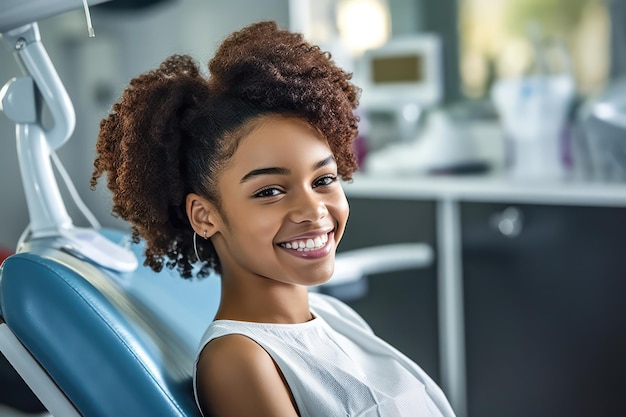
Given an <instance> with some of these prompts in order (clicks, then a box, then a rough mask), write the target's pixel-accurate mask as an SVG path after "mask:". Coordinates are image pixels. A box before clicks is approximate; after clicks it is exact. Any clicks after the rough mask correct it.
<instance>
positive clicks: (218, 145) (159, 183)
mask: <svg viewBox="0 0 626 417" xmlns="http://www.w3.org/2000/svg"><path fill="white" fill-rule="evenodd" d="M209 74H210V75H209V77H208V78H206V77H204V76H202V75H201V73H200V70H199V68H198V66H197V64H196V63H195V62H194V60H193V59H192V58H191V57H189V56H186V55H173V56H171V57H169V58H167V59H166V60H165V61H164V62H163V63H162V64H161V65H160V66H159V68H157V69H155V70H152V71H149V72H147V73H144V74H142V75H140V76H138V77H136V78H134V79H133V80H131V82H130V85H129V86H128V87H127V88H126V90H125V91H124V92H123V93H122V96H121V98H120V99H119V101H118V102H117V103H115V104H114V105H113V108H112V111H111V113H110V114H109V115H108V117H106V118H105V119H103V120H102V122H101V124H100V132H99V135H98V141H97V144H96V151H97V156H96V159H95V161H94V171H93V175H92V178H91V186H92V188H94V187H95V186H96V184H97V182H98V179H99V178H100V177H101V176H102V175H103V174H106V176H107V180H108V188H109V189H110V191H111V192H112V195H113V209H112V212H113V214H114V215H115V216H118V217H121V218H122V219H124V220H126V221H128V222H129V223H130V224H131V227H132V235H133V240H134V241H135V242H136V243H137V242H139V240H140V239H141V238H142V239H143V240H144V241H145V243H146V249H145V255H146V258H145V261H144V265H147V266H150V267H151V268H152V269H154V270H155V271H160V270H161V269H162V268H163V266H164V265H165V266H166V267H168V268H174V267H176V268H177V269H178V271H179V272H180V274H181V276H182V277H184V278H189V277H191V276H192V271H193V269H194V264H195V263H196V262H199V261H201V263H200V268H199V269H198V270H197V274H198V275H199V276H206V275H208V274H209V273H210V272H211V270H215V271H217V272H220V263H219V258H218V256H217V253H216V252H215V248H214V247H213V245H212V244H211V242H210V240H203V239H199V242H198V246H197V249H198V252H199V255H200V258H202V259H201V260H200V259H197V258H196V255H195V252H194V249H193V238H194V236H193V233H194V231H193V229H192V228H191V224H190V222H189V220H188V218H187V215H186V210H185V197H186V195H187V194H189V193H196V194H198V195H201V196H203V197H204V198H206V199H208V200H209V201H212V202H214V203H215V204H216V205H217V206H218V207H219V206H220V204H219V203H220V198H219V195H218V193H217V191H216V190H217V186H216V184H217V180H218V178H219V174H220V172H221V171H222V170H223V169H224V167H225V166H226V164H227V163H228V161H229V159H230V158H231V157H232V155H233V153H234V152H235V150H236V147H237V145H238V143H239V140H240V139H241V138H242V137H243V136H245V134H246V133H247V131H249V129H250V128H251V124H252V123H254V122H255V121H256V120H259V118H261V117H264V116H269V115H289V116H296V117H300V118H302V119H304V120H306V121H307V122H308V123H310V124H311V125H312V126H313V127H314V128H316V129H317V130H319V131H320V132H321V133H322V135H323V137H324V138H325V139H326V140H327V142H328V145H329V147H330V148H331V151H332V152H333V154H334V156H335V159H336V161H337V166H338V173H339V175H340V176H341V178H343V179H344V180H349V179H350V178H351V175H352V173H353V172H354V171H355V170H356V168H357V165H356V161H355V158H354V155H353V152H352V142H353V141H354V139H355V138H356V136H357V133H358V130H357V122H358V118H357V116H355V114H354V109H355V108H356V107H357V105H358V97H359V93H360V90H359V89H358V88H357V87H356V86H354V85H353V84H352V83H351V82H350V79H351V74H349V73H346V72H345V71H343V70H342V69H341V68H339V67H337V66H336V65H335V64H334V63H333V61H332V60H331V56H330V54H329V53H326V52H323V51H321V50H320V48H319V47H317V46H313V45H310V44H309V43H307V42H306V41H305V40H304V39H303V37H302V36H301V35H300V34H296V33H291V32H289V31H286V30H282V29H279V28H278V27H277V25H276V24H275V23H274V22H259V23H255V24H252V25H250V26H247V27H245V28H243V29H242V30H240V31H238V32H235V33H233V34H231V35H230V36H229V37H227V38H226V39H225V40H224V42H223V43H222V45H221V46H220V47H219V48H218V50H217V52H216V54H215V56H214V57H213V59H212V60H211V61H210V62H209Z"/></svg>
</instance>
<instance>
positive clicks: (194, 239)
mask: <svg viewBox="0 0 626 417" xmlns="http://www.w3.org/2000/svg"><path fill="white" fill-rule="evenodd" d="M204 233H206V232H204ZM197 237H198V234H197V233H196V232H195V230H194V232H193V253H195V254H196V260H197V261H198V262H200V255H198V244H197V243H196V240H197V239H196V238H197Z"/></svg>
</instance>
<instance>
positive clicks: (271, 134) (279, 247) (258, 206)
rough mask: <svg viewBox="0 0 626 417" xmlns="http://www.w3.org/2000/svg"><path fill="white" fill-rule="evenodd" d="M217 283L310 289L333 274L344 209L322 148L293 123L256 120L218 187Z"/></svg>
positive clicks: (316, 137)
mask: <svg viewBox="0 0 626 417" xmlns="http://www.w3.org/2000/svg"><path fill="white" fill-rule="evenodd" d="M218 193H219V195H220V203H221V204H220V210H219V212H220V216H219V221H218V222H216V228H215V230H214V231H213V232H214V234H213V236H212V241H213V244H214V246H215V248H216V250H217V253H218V255H219V258H220V262H221V265H222V276H223V277H225V278H227V279H228V278H229V277H236V279H238V280H240V279H252V280H258V279H262V280H267V279H269V280H270V281H269V282H271V283H277V284H299V285H307V286H308V285H317V284H321V283H323V282H325V281H327V280H328V279H329V278H330V277H331V275H332V273H333V270H334V259H335V250H336V248H337V245H338V243H339V240H340V239H341V236H342V235H343V232H344V229H345V225H346V221H347V219H348V211H349V209H348V202H347V200H346V197H345V194H344V192H343V189H342V187H341V185H340V183H339V181H338V178H337V165H336V163H335V159H334V157H333V154H332V152H331V150H330V148H329V147H328V145H327V143H326V141H325V140H324V139H323V137H322V136H321V135H320V133H318V132H317V131H316V130H315V129H313V128H312V127H311V126H310V125H309V124H307V123H306V122H304V121H302V120H300V119H297V118H286V117H280V116H272V117H267V118H265V119H262V120H261V121H260V122H258V125H257V126H256V128H255V129H253V130H252V131H251V132H250V133H249V134H248V135H247V136H245V137H244V138H243V139H242V140H241V142H240V144H239V146H238V148H237V150H236V151H235V153H234V155H233V157H232V159H231V160H230V163H229V164H228V166H227V168H226V169H225V170H224V171H223V172H222V174H221V176H220V178H219V180H218Z"/></svg>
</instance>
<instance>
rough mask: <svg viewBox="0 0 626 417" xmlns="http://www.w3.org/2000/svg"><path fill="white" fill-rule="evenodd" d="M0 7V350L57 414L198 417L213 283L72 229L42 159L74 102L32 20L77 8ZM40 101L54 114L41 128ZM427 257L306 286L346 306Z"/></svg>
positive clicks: (395, 249) (57, 2)
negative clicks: (9, 136)
mask: <svg viewBox="0 0 626 417" xmlns="http://www.w3.org/2000/svg"><path fill="white" fill-rule="evenodd" d="M5 2H6V3H4V4H3V5H1V6H0V33H2V39H3V41H4V43H5V44H7V45H8V46H9V48H11V49H12V50H14V53H15V56H16V58H17V60H18V62H19V64H20V67H21V68H22V69H23V72H24V76H23V77H21V78H16V79H12V80H10V81H9V82H8V83H7V84H6V85H5V87H3V88H2V90H1V91H0V105H1V107H2V110H3V112H4V113H5V115H6V116H8V117H9V118H10V119H12V120H13V121H14V122H15V123H16V127H17V128H16V139H17V145H18V158H19V163H20V171H21V175H22V181H23V184H24V190H25V193H26V199H27V204H28V210H29V216H30V220H31V223H30V226H29V231H28V233H25V235H24V236H23V238H21V239H20V242H19V243H18V247H17V249H16V254H14V255H12V256H10V257H8V258H7V259H6V260H5V261H4V262H3V263H2V266H1V268H0V352H1V353H2V355H4V356H5V357H6V359H7V360H8V361H9V363H10V364H11V365H12V366H13V367H14V368H15V370H16V371H17V372H18V373H19V375H20V376H21V377H22V378H23V380H24V381H25V382H26V383H27V384H28V386H29V387H30V389H31V390H32V391H33V393H34V394H35V395H36V396H37V398H38V399H39V400H40V401H41V403H42V404H43V405H44V406H45V407H46V409H47V410H48V411H49V412H50V413H51V414H52V415H54V416H56V417H75V416H81V415H82V416H87V417H99V416H102V417H123V416H133V417H143V416H145V417H148V416H150V417H153V416H159V417H169V416H172V417H174V416H177V417H197V416H200V413H199V411H198V409H197V407H196V404H195V401H194V396H193V387H192V372H193V362H194V360H195V354H196V349H197V346H198V343H199V341H200V338H201V336H202V334H203V332H204V330H205V329H206V327H207V326H208V324H209V323H210V322H211V320H212V319H213V317H214V315H215V312H216V310H217V306H218V302H219V294H220V280H219V277H218V276H215V275H212V276H209V277H207V278H203V279H191V280H183V279H181V278H180V277H178V276H177V273H176V272H175V271H171V270H168V269H164V270H163V271H162V272H160V273H156V272H154V271H152V270H151V269H150V268H148V267H145V266H142V265H141V263H142V262H141V259H142V257H143V246H142V245H141V244H130V243H129V238H128V234H127V233H125V232H123V231H118V230H108V229H101V228H99V227H98V226H94V227H91V228H79V227H75V226H74V225H73V222H72V220H71V219H70V217H69V216H68V214H67V211H66V210H65V206H64V204H63V201H62V199H61V196H60V192H59V189H58V186H57V184H56V181H55V176H54V173H53V172H52V166H51V161H50V160H51V159H54V157H55V155H54V150H56V149H58V148H59V147H60V146H61V145H63V144H64V143H65V142H66V141H67V140H68V139H69V137H70V135H71V133H72V131H73V128H74V122H75V117H74V112H73V107H72V105H71V101H70V99H69V97H68V95H67V93H66V91H65V89H64V88H63V86H62V84H61V82H60V80H59V78H58V76H57V74H56V72H55V70H54V68H53V66H52V64H51V62H50V60H49V58H48V56H47V54H46V52H45V50H44V48H43V46H42V44H41V41H40V38H39V33H38V29H37V24H36V23H32V22H34V21H36V20H39V19H42V18H45V17H47V16H52V15H54V14H58V13H61V12H64V11H66V10H69V9H71V8H74V7H76V5H75V3H76V2H77V1H76V0H74V1H71V0H46V1H42V0H5ZM98 2H99V1H94V2H92V1H90V2H89V3H92V4H93V3H98ZM84 4H85V10H86V13H87V10H88V9H87V4H86V2H85V3H84ZM87 16H88V14H87ZM41 103H45V105H46V106H47V108H48V109H49V112H50V114H51V115H52V118H53V119H54V125H53V127H51V128H49V129H44V127H43V126H42V123H41V116H40V114H41V108H40V104H41ZM432 258H433V255H432V251H431V249H430V247H429V246H427V245H423V244H418V243H415V244H398V245H386V246H384V247H375V248H366V249H360V250H353V251H349V252H344V253H341V254H338V255H337V263H336V270H335V274H334V276H333V277H332V278H331V280H330V281H329V283H328V284H325V285H324V286H321V287H317V288H313V289H312V291H320V292H326V293H330V294H333V295H336V296H339V297H341V298H344V299H353V298H356V297H360V296H362V295H363V294H364V293H365V292H366V290H367V288H366V285H365V282H366V281H365V280H364V279H363V278H364V277H365V276H366V275H369V274H373V273H379V272H384V271H388V270H398V269H410V268H419V267H421V266H425V265H428V264H430V263H431V262H432Z"/></svg>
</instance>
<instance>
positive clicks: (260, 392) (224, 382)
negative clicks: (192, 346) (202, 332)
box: [196, 334, 296, 416]
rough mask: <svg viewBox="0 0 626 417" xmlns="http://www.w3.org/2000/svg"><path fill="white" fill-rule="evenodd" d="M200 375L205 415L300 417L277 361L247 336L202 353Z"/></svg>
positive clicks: (235, 336)
mask: <svg viewBox="0 0 626 417" xmlns="http://www.w3.org/2000/svg"><path fill="white" fill-rule="evenodd" d="M196 373H197V374H196V375H197V395H198V400H199V402H200V405H201V406H202V409H203V411H205V415H211V416H229V415H238V416H248V415H250V416H252V415H254V416H291V415H293V416H296V413H295V409H294V405H293V403H292V399H291V395H290V392H289V389H288V388H287V385H286V384H285V382H284V380H283V378H282V374H281V373H280V370H279V369H278V367H277V366H276V364H275V362H274V360H273V359H272V358H271V356H270V355H269V354H268V353H267V352H266V351H265V350H264V349H263V348H262V347H261V346H259V345H258V344H257V343H256V342H255V341H253V340H251V339H249V338H248V337H246V336H243V335H239V334H231V335H228V336H223V337H219V338H216V339H214V340H212V341H211V342H209V343H208V344H207V345H206V346H205V347H204V349H203V350H202V352H201V353H200V356H199V358H198V363H197V370H196Z"/></svg>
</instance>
